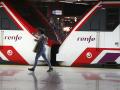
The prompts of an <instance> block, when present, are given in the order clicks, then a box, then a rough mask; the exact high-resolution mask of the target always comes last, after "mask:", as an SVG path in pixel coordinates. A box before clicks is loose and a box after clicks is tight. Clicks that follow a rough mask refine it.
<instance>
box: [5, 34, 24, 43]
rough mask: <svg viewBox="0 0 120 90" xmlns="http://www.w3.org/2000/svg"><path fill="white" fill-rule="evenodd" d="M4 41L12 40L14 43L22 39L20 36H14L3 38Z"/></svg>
mask: <svg viewBox="0 0 120 90" xmlns="http://www.w3.org/2000/svg"><path fill="white" fill-rule="evenodd" d="M5 39H6V40H14V41H15V42H16V41H18V40H21V39H22V36H19V35H16V36H5Z"/></svg>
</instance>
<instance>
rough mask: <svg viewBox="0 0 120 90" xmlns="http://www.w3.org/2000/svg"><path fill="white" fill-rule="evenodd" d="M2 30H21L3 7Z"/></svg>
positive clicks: (0, 13) (1, 12) (0, 15)
mask: <svg viewBox="0 0 120 90" xmlns="http://www.w3.org/2000/svg"><path fill="white" fill-rule="evenodd" d="M0 30H20V29H19V28H18V27H17V26H16V24H15V23H14V22H13V20H12V19H11V18H10V17H9V16H8V14H7V13H6V12H5V11H4V10H3V8H0Z"/></svg>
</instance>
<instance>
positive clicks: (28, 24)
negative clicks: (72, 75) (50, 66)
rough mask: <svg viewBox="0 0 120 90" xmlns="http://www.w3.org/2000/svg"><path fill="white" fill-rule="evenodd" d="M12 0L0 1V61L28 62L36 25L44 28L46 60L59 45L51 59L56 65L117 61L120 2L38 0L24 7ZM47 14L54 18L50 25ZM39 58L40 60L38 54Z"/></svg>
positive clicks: (11, 62)
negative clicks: (49, 1)
mask: <svg viewBox="0 0 120 90" xmlns="http://www.w3.org/2000/svg"><path fill="white" fill-rule="evenodd" d="M12 1H13V2H14V3H13V2H12ZM15 2H17V1H16V0H11V2H9V1H7V0H3V1H2V0H1V1H0V62H1V64H3V63H4V64H20V65H32V64H33V63H34V58H35V55H36V53H35V52H34V51H33V50H34V47H35V45H36V42H35V41H34V39H35V37H34V35H33V33H36V32H38V31H37V28H38V27H42V28H45V31H46V35H47V36H48V38H49V39H48V44H47V45H46V48H47V50H46V54H47V57H48V58H49V59H51V53H52V52H51V49H52V46H53V45H58V44H59V48H58V51H57V52H56V53H55V54H54V55H56V57H55V58H54V59H55V60H53V61H55V62H57V63H58V64H59V65H60V66H71V67H80V66H82V65H93V64H97V65H98V64H105V63H107V62H116V63H117V64H120V1H83V2H75V3H67V2H59V3H58V2H57V3H55V4H54V3H53V2H52V3H46V2H45V3H42V4H41V2H40V4H39V3H35V4H34V5H32V4H28V3H27V4H24V5H25V6H22V5H23V3H22V4H19V5H17V4H15ZM20 6H21V7H20ZM41 8H42V9H41ZM43 8H45V9H43ZM32 12H35V13H32ZM49 17H52V19H54V22H55V23H54V24H55V26H54V24H53V25H52V26H54V27H52V26H51V25H50V23H49V21H50V20H51V18H49ZM48 18H49V19H48ZM53 48H54V47H53ZM39 59H40V61H41V62H44V61H43V59H42V57H40V58H39ZM51 63H52V61H51Z"/></svg>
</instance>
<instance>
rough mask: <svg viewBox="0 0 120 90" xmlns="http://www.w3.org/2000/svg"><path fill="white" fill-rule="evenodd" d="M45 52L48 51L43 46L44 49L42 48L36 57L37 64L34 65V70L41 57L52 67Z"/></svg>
mask: <svg viewBox="0 0 120 90" xmlns="http://www.w3.org/2000/svg"><path fill="white" fill-rule="evenodd" d="M45 50H46V49H45V46H43V47H40V48H39V50H38V51H37V53H36V56H35V63H34V65H33V68H34V69H35V68H36V66H37V62H38V58H39V57H40V56H42V57H43V59H44V60H45V61H46V63H47V64H48V66H49V68H51V67H52V66H51V63H50V61H49V60H48V59H47V57H46V54H45Z"/></svg>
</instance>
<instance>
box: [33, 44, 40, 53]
mask: <svg viewBox="0 0 120 90" xmlns="http://www.w3.org/2000/svg"><path fill="white" fill-rule="evenodd" d="M38 49H39V42H37V43H36V45H35V47H34V49H33V52H35V53H37V51H38Z"/></svg>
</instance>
